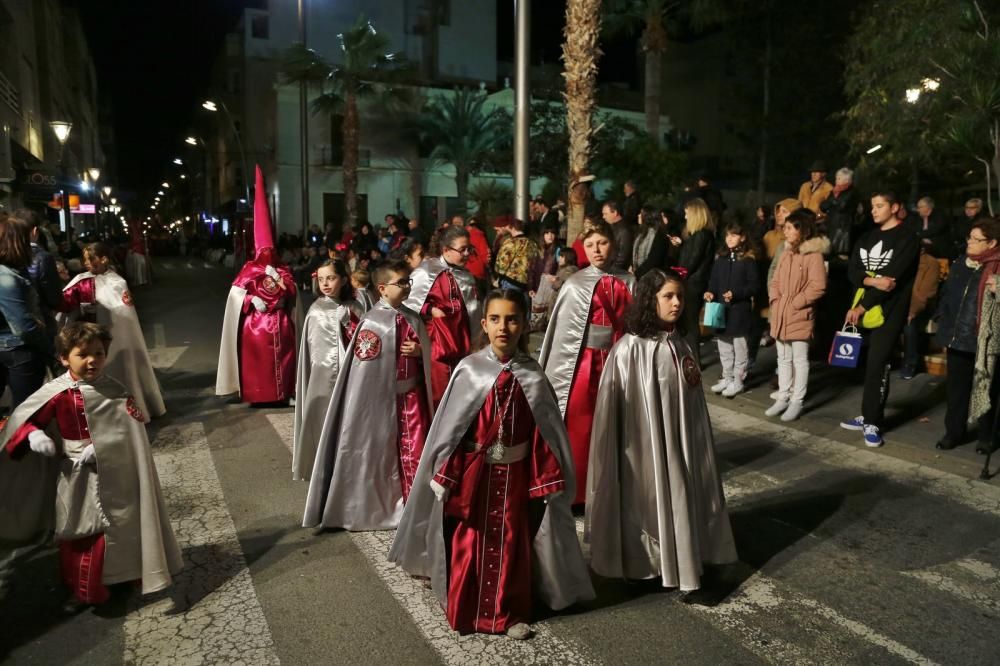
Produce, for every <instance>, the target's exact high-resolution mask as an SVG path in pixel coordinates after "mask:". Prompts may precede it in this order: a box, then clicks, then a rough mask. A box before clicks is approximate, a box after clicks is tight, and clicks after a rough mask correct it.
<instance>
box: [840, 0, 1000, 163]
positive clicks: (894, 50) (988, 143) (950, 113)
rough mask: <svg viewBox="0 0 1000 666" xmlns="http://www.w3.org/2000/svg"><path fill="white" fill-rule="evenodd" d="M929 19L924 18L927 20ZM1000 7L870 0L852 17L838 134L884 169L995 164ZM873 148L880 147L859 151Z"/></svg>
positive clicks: (944, 0) (971, 0)
mask: <svg viewBox="0 0 1000 666" xmlns="http://www.w3.org/2000/svg"><path fill="white" fill-rule="evenodd" d="M929 17H933V20H930V19H929ZM998 70H1000V7H998V6H997V5H996V4H995V3H991V4H989V5H987V4H986V3H985V2H982V1H981V0H959V1H956V0H878V1H876V2H872V3H870V4H869V5H868V6H867V7H866V8H865V9H864V11H863V13H862V15H861V16H860V20H859V21H858V23H857V27H856V29H855V31H854V33H853V35H852V38H851V41H850V44H849V50H848V61H847V71H846V92H847V95H848V98H849V102H850V103H849V106H848V108H847V109H846V111H845V113H844V132H845V137H846V139H847V140H848V142H849V143H850V144H851V147H852V152H853V153H854V154H855V155H859V156H864V162H865V163H866V164H867V165H869V166H871V167H873V168H876V169H879V170H883V171H886V172H888V173H890V174H891V173H893V172H899V171H901V170H903V169H907V168H908V169H921V170H925V171H930V172H934V171H941V170H943V169H947V168H948V167H955V168H957V170H958V171H959V172H966V171H968V170H969V169H973V168H978V169H982V170H983V171H986V172H987V173H990V172H992V173H993V175H994V176H995V175H996V174H995V172H996V171H997V169H998V168H1000V82H998V80H997V71H998ZM875 145H882V146H883V149H882V150H879V151H877V152H875V153H873V154H872V155H870V156H866V155H865V153H866V151H867V150H868V149H869V148H870V147H872V146H875Z"/></svg>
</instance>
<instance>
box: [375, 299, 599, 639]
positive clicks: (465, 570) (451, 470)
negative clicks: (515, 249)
mask: <svg viewBox="0 0 1000 666" xmlns="http://www.w3.org/2000/svg"><path fill="white" fill-rule="evenodd" d="M484 312H485V317H484V319H483V320H482V322H481V326H482V328H483V330H484V331H485V333H486V335H487V336H488V338H489V345H488V346H487V347H486V348H485V349H482V350H481V351H479V352H477V353H475V354H472V355H471V356H468V357H466V358H465V359H464V360H462V361H461V362H460V363H459V364H458V366H457V367H456V369H455V373H454V374H453V375H452V377H451V381H450V383H449V384H448V388H447V390H446V391H445V394H444V396H443V397H442V400H441V404H440V406H439V408H438V413H437V416H436V417H435V419H434V425H433V426H432V427H431V432H430V433H429V434H428V436H427V445H426V447H425V448H424V455H423V457H422V458H421V460H420V468H419V469H418V470H417V476H416V480H415V482H414V487H413V493H412V494H411V496H410V501H409V503H408V504H407V505H406V509H405V510H404V511H403V518H402V520H401V521H400V524H399V530H398V531H397V533H396V539H395V541H394V543H393V545H392V549H391V551H390V552H389V559H390V561H393V562H396V563H398V564H399V565H400V566H401V567H403V569H405V570H406V571H408V572H409V573H410V574H412V575H415V576H426V577H428V578H430V580H431V586H432V588H433V589H434V591H435V593H436V594H437V597H438V599H439V600H440V601H441V604H442V605H443V606H444V608H445V613H446V614H447V617H448V622H449V624H450V625H451V627H452V628H453V629H455V630H456V631H459V632H460V633H463V634H464V633H472V632H480V633H489V634H504V633H505V634H507V635H508V636H510V637H511V638H515V639H525V638H528V637H529V636H530V635H531V627H530V624H529V623H530V622H531V619H532V615H533V611H534V608H535V604H536V602H538V601H541V602H542V603H544V604H545V605H547V606H548V607H550V608H552V609H554V610H559V609H562V608H566V607H567V606H570V605H571V604H573V603H576V602H578V601H584V600H587V599H592V598H593V597H594V590H593V588H592V586H591V584H590V578H589V575H588V574H587V569H586V565H585V564H584V561H583V555H582V553H581V551H580V544H579V542H578V540H577V536H576V528H575V523H574V521H573V516H572V514H571V512H570V500H571V498H572V497H573V496H574V493H575V491H576V487H575V474H574V468H573V458H572V454H571V453H570V445H569V440H568V438H567V435H566V426H565V425H564V424H563V420H562V415H561V414H560V412H559V407H558V405H557V404H556V400H555V395H554V394H553V392H552V387H551V385H550V384H549V382H548V380H547V379H546V378H545V374H544V373H543V372H542V370H541V368H540V367H539V365H538V363H537V362H535V361H534V360H533V359H532V358H531V357H530V356H529V355H528V353H527V344H526V342H527V332H528V305H527V303H526V302H525V300H524V296H523V295H522V294H521V292H519V291H516V290H511V289H504V290H494V291H493V292H491V293H490V294H489V296H488V297H487V299H486V304H485V308H484Z"/></svg>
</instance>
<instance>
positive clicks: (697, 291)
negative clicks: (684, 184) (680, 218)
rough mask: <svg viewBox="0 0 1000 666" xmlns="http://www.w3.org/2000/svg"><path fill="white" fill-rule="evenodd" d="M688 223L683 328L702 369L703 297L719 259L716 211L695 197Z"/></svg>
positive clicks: (680, 260)
mask: <svg viewBox="0 0 1000 666" xmlns="http://www.w3.org/2000/svg"><path fill="white" fill-rule="evenodd" d="M684 217H685V225H684V232H683V233H682V234H681V237H682V241H681V249H680V256H679V257H678V264H679V265H680V267H681V268H683V269H684V270H686V271H687V277H686V278H685V280H684V289H685V293H684V299H685V300H684V302H685V303H687V304H688V306H689V307H687V308H685V309H684V317H683V318H682V319H681V331H682V332H683V334H684V338H685V339H686V340H687V343H688V346H689V347H691V351H692V352H693V353H694V357H695V359H696V360H697V361H698V363H699V369H700V368H701V365H700V364H701V307H700V304H701V302H702V297H703V296H704V294H705V292H706V291H708V280H709V277H711V275H712V262H713V261H714V260H715V226H714V223H713V222H712V214H711V212H710V211H709V209H708V206H706V205H705V202H704V201H702V200H701V199H699V198H694V199H691V200H690V201H688V202H687V204H686V205H685V207H684Z"/></svg>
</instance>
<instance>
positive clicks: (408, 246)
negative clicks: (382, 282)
mask: <svg viewBox="0 0 1000 666" xmlns="http://www.w3.org/2000/svg"><path fill="white" fill-rule="evenodd" d="M423 249H424V246H423V243H421V242H420V241H418V240H414V239H413V238H407V239H406V240H404V241H403V242H402V243H400V244H399V247H397V248H396V249H395V250H392V251H391V252H389V257H388V259H389V261H406V260H407V259H409V258H410V255H412V254H413V253H414V252H416V251H417V250H423Z"/></svg>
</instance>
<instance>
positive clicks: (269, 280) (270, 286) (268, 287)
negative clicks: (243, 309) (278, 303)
mask: <svg viewBox="0 0 1000 666" xmlns="http://www.w3.org/2000/svg"><path fill="white" fill-rule="evenodd" d="M260 288H261V291H263V292H264V293H265V294H277V293H278V283H277V282H275V280H274V278H273V277H271V276H270V275H265V276H264V282H263V283H262V284H261V287H260Z"/></svg>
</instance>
